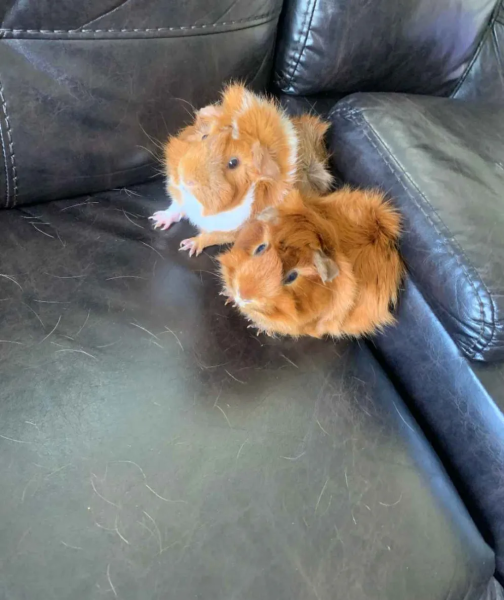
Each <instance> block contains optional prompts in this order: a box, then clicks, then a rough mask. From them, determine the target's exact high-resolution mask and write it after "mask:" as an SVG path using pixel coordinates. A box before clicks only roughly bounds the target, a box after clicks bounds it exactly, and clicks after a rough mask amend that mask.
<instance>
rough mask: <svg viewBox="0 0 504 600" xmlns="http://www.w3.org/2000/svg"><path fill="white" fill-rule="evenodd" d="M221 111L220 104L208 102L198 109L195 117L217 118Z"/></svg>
mask: <svg viewBox="0 0 504 600" xmlns="http://www.w3.org/2000/svg"><path fill="white" fill-rule="evenodd" d="M222 112H223V110H222V106H220V105H219V104H209V105H208V106H204V107H203V108H200V109H199V110H198V112H197V113H196V118H202V119H218V118H219V117H220V116H221V115H222Z"/></svg>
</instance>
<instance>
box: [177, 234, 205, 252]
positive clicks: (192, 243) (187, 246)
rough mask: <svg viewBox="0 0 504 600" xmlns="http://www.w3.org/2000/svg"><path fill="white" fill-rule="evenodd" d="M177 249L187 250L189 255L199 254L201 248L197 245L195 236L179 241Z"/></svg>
mask: <svg viewBox="0 0 504 600" xmlns="http://www.w3.org/2000/svg"><path fill="white" fill-rule="evenodd" d="M179 250H180V251H181V250H184V251H189V256H194V255H196V256H199V255H200V254H201V252H202V250H201V249H200V248H199V247H198V242H197V241H196V239H195V238H189V239H187V240H182V241H181V242H180V248H179Z"/></svg>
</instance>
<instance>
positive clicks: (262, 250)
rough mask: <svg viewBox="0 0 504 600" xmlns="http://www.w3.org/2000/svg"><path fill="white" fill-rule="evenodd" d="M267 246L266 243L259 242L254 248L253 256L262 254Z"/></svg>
mask: <svg viewBox="0 0 504 600" xmlns="http://www.w3.org/2000/svg"><path fill="white" fill-rule="evenodd" d="M267 247H268V244H261V245H260V246H257V248H256V249H255V250H254V256H259V254H262V253H263V252H264V251H265V250H266V248H267Z"/></svg>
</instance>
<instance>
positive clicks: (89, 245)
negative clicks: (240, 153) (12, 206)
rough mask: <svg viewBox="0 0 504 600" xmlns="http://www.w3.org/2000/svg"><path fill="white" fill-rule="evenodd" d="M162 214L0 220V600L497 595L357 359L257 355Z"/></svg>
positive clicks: (103, 206) (435, 474) (394, 398)
mask: <svg viewBox="0 0 504 600" xmlns="http://www.w3.org/2000/svg"><path fill="white" fill-rule="evenodd" d="M165 205H166V198H165V194H164V191H163V184H162V182H157V183H152V184H150V185H145V186H140V187H137V188H135V189H133V190H131V191H126V190H124V191H117V192H110V193H103V194H99V195H95V196H92V197H84V198H81V199H72V200H63V201H57V202H51V203H44V204H40V205H36V206H31V207H26V208H19V209H16V210H10V211H3V212H2V214H1V215H0V239H2V271H1V272H2V277H0V299H1V300H2V319H1V321H0V340H2V342H1V343H0V360H1V362H0V365H1V366H0V369H1V379H2V387H1V391H0V394H1V398H0V422H1V428H0V434H1V435H0V448H1V451H0V477H1V481H2V486H1V491H0V499H1V501H0V523H1V536H0V563H1V564H2V565H3V571H2V578H1V583H0V590H1V591H0V595H4V596H5V597H26V598H35V597H40V598H54V599H55V600H66V599H67V598H72V599H73V600H81V599H82V600H84V599H85V598H89V597H91V596H93V595H96V594H99V595H101V594H107V595H109V596H110V597H113V596H117V597H119V598H123V599H125V600H128V599H129V600H134V599H137V598H142V600H153V599H155V598H159V597H165V596H166V593H167V590H169V595H170V597H174V598H180V599H186V598H198V597H205V598H220V599H222V600H228V599H229V600H230V599H231V598H240V599H242V600H257V599H258V598H265V599H266V598H275V599H278V600H287V599H288V600H306V599H307V598H308V597H309V598H312V597H313V598H319V599H321V600H328V599H329V598H336V597H337V598H345V599H346V600H365V599H375V598H377V594H378V592H377V590H379V597H380V598H387V599H389V600H403V599H404V598H408V600H445V599H446V598H448V597H452V598H466V600H480V599H481V598H482V597H483V595H484V594H487V595H486V596H485V597H488V598H489V597H491V596H490V595H489V594H490V593H493V591H491V590H494V589H495V585H494V583H493V582H492V580H491V576H492V573H493V571H494V556H493V553H492V552H491V551H490V549H489V548H488V546H487V545H486V544H485V543H484V541H483V539H482V538H481V536H480V534H479V532H478V531H477V529H476V527H475V525H474V524H473V522H472V521H471V519H470V518H469V516H468V513H467V511H466V509H465V507H464V505H463V504H462V502H461V500H460V499H459V497H458V496H457V494H456V492H455V490H454V487H453V485H452V484H451V482H450V480H449V478H448V477H447V475H446V473H445V471H444V469H443V467H442V465H441V463H440V461H439V459H438V458H437V457H436V455H435V454H434V452H433V451H432V449H431V448H430V446H429V444H428V443H427V441H426V439H425V438H424V436H423V434H422V432H421V430H420V428H419V427H418V425H417V424H416V422H415V421H414V420H413V419H412V417H411V415H410V414H409V412H408V410H407V409H406V407H405V405H404V404H403V402H402V400H401V398H400V397H399V396H398V394H397V392H396V391H395V389H394V388H393V386H392V384H391V383H390V381H389V380H388V379H387V377H386V375H385V373H384V372H383V371H382V369H381V368H380V367H379V365H378V364H377V362H376V361H375V359H374V358H373V356H372V354H371V353H370V351H369V350H368V349H367V348H366V346H365V345H361V346H359V345H357V344H350V343H348V342H338V343H335V342H332V341H330V340H327V341H318V340H311V339H303V340H297V341H295V340H282V339H277V340H275V339H270V338H263V337H259V338H257V337H256V336H255V335H253V334H252V333H251V332H250V330H248V329H247V326H246V322H245V321H244V320H243V319H242V318H241V317H240V316H239V315H237V314H236V313H235V312H234V311H233V309H232V308H230V307H225V306H224V304H223V301H222V298H221V297H220V296H218V294H217V292H218V289H219V284H218V282H217V280H216V277H215V265H214V264H213V262H212V260H211V256H209V255H206V254H203V255H202V256H201V257H199V258H198V259H194V258H193V259H190V258H189V257H188V256H187V255H186V254H182V253H180V252H178V250H177V248H178V242H179V241H180V240H181V239H182V238H183V237H186V236H187V235H188V234H189V233H190V229H189V227H188V226H187V225H185V224H179V225H177V226H176V227H174V228H173V229H172V230H171V231H169V232H167V233H160V232H153V231H151V229H150V227H149V225H148V222H147V221H146V218H145V217H146V216H147V215H149V214H150V213H151V212H152V211H153V210H155V209H159V208H161V207H164V206H165ZM489 586H490V587H489Z"/></svg>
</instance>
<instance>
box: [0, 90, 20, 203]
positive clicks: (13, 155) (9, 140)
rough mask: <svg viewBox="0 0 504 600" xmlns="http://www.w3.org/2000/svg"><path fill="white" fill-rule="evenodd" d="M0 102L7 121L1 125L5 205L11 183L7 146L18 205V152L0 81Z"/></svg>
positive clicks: (7, 200) (13, 195) (13, 197)
mask: <svg viewBox="0 0 504 600" xmlns="http://www.w3.org/2000/svg"><path fill="white" fill-rule="evenodd" d="M0 103H1V104H2V114H3V120H4V122H5V127H0V129H1V130H2V132H1V133H2V135H1V137H2V153H3V156H4V164H5V189H6V196H5V197H6V200H5V206H6V207H7V206H9V202H10V185H9V161H8V159H7V147H8V148H9V159H10V163H11V164H10V171H11V173H12V190H13V194H12V206H16V200H17V193H18V177H17V167H16V153H15V151H14V141H13V139H12V128H11V124H10V120H9V112H8V110H7V102H6V101H5V95H4V87H3V84H2V82H0ZM4 131H5V133H6V135H7V139H5V136H4Z"/></svg>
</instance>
